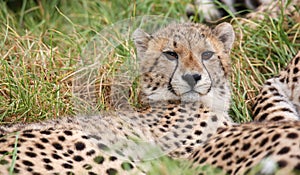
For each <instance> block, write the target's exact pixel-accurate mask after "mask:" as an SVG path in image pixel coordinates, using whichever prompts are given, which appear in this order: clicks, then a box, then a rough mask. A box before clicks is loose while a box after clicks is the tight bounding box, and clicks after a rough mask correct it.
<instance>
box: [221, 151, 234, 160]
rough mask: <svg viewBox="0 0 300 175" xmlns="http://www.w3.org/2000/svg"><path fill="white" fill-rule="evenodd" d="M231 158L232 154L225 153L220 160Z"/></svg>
mask: <svg viewBox="0 0 300 175" xmlns="http://www.w3.org/2000/svg"><path fill="white" fill-rule="evenodd" d="M231 156H232V153H231V152H227V153H225V154H224V155H223V156H222V160H227V159H229V158H230V157H231Z"/></svg>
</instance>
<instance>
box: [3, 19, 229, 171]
mask: <svg viewBox="0 0 300 175" xmlns="http://www.w3.org/2000/svg"><path fill="white" fill-rule="evenodd" d="M133 39H134V42H135V45H136V48H137V55H138V57H139V60H140V63H139V64H140V72H141V78H140V79H141V82H140V85H141V89H142V90H141V91H142V92H141V97H142V99H143V101H144V102H145V104H148V107H147V108H143V109H140V110H136V111H116V112H115V113H113V112H111V113H101V114H100V115H98V116H78V117H65V118H62V119H59V120H53V121H48V122H41V123H35V124H29V125H14V126H11V127H0V133H1V134H2V137H1V139H0V157H1V160H0V174H8V172H9V171H10V172H13V173H14V174H116V173H118V174H128V173H129V174H142V173H146V172H147V167H145V166H140V163H139V162H140V161H141V160H143V161H145V160H149V159H153V158H156V157H158V156H162V155H169V156H171V157H173V158H187V157H188V156H189V155H190V153H191V152H193V150H194V149H195V148H196V147H198V146H200V145H202V144H203V143H204V142H205V141H206V140H207V139H208V138H210V137H211V136H212V135H213V134H215V132H216V131H217V128H220V127H225V126H229V125H232V120H231V118H230V117H229V116H228V113H227V110H228V108H229V102H230V89H229V83H228V78H227V77H228V75H229V72H230V58H229V53H230V50H231V47H232V44H233V41H234V32H233V29H232V26H231V25H230V24H228V23H223V24H220V25H218V26H216V27H215V28H214V29H210V28H209V27H207V26H205V25H201V24H193V23H184V24H170V25H168V26H167V27H165V28H163V29H161V30H159V31H157V32H155V33H153V34H148V33H145V32H144V31H142V30H140V29H138V30H136V31H135V32H134V33H133ZM151 145H154V146H155V148H158V149H159V151H157V152H156V153H152V155H151V154H150V157H149V152H150V153H151V148H149V149H148V147H150V146H151ZM13 159H15V160H13Z"/></svg>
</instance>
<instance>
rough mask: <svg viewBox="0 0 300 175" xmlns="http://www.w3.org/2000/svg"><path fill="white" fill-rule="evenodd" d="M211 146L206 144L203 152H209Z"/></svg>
mask: <svg viewBox="0 0 300 175" xmlns="http://www.w3.org/2000/svg"><path fill="white" fill-rule="evenodd" d="M211 148H212V147H211V146H208V147H207V148H205V150H204V151H205V152H209V151H210V150H211Z"/></svg>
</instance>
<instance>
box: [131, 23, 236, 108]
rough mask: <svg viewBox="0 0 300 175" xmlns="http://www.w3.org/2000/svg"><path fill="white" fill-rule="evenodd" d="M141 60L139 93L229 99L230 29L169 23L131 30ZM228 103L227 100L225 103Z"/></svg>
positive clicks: (170, 97)
mask: <svg viewBox="0 0 300 175" xmlns="http://www.w3.org/2000/svg"><path fill="white" fill-rule="evenodd" d="M133 39H134V42H135V45H136V48H137V56H138V58H139V61H140V63H139V64H140V70H141V75H142V78H141V86H142V87H141V88H142V94H143V96H145V97H146V98H147V99H148V100H151V101H165V100H181V101H189V102H196V101H201V102H204V103H211V104H207V105H215V104H213V103H216V102H218V101H216V100H219V101H220V100H221V102H222V103H224V102H226V100H229V99H230V89H229V87H228V85H227V75H228V73H229V71H230V65H229V63H230V59H229V53H230V50H231V47H232V44H233V41H234V32H233V28H232V26H231V25H230V24H228V23H222V24H219V25H218V26H216V27H215V28H214V29H210V28H209V27H207V26H205V25H201V24H194V23H183V24H170V25H168V26H167V27H165V28H163V29H161V30H159V31H157V32H155V33H153V34H147V33H145V32H144V31H142V30H141V29H137V30H136V31H135V32H134V33H133ZM228 103H229V102H228Z"/></svg>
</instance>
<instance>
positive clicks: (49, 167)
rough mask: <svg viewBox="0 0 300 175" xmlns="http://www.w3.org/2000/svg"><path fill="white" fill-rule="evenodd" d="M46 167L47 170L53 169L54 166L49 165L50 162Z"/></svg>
mask: <svg viewBox="0 0 300 175" xmlns="http://www.w3.org/2000/svg"><path fill="white" fill-rule="evenodd" d="M45 168H46V169H47V170H53V167H52V166H51V165H48V164H46V165H45Z"/></svg>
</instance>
